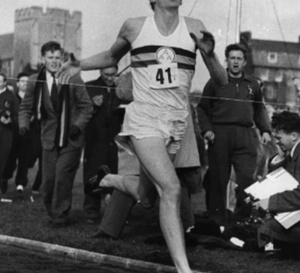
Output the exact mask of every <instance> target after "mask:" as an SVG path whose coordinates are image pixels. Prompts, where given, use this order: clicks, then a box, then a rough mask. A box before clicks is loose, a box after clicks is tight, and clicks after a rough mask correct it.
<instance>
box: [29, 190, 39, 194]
mask: <svg viewBox="0 0 300 273" xmlns="http://www.w3.org/2000/svg"><path fill="white" fill-rule="evenodd" d="M31 193H32V194H33V195H39V194H40V191H38V190H31Z"/></svg>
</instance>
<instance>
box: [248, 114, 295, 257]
mask: <svg viewBox="0 0 300 273" xmlns="http://www.w3.org/2000/svg"><path fill="white" fill-rule="evenodd" d="M272 128H273V135H274V137H275V140H276V144H277V145H278V146H279V148H280V149H281V150H282V151H283V152H284V153H285V157H284V159H283V160H282V161H281V162H280V160H279V162H280V163H279V164H278V163H276V162H278V160H276V158H274V159H273V160H272V161H271V162H270V170H272V169H274V166H276V167H279V166H282V167H284V168H285V169H286V170H287V171H288V172H289V173H290V174H291V175H292V176H293V177H294V178H295V179H296V180H297V181H298V182H300V144H299V143H300V117H299V115H298V114H296V113H290V112H282V113H280V114H275V115H274V116H273V118H272ZM254 206H255V207H256V208H262V209H263V210H265V211H269V212H270V213H271V214H276V213H281V212H291V211H296V210H299V209H300V184H299V185H298V187H297V188H295V189H294V190H291V191H284V192H282V193H277V194H274V195H271V196H270V198H267V199H262V200H259V201H257V202H255V203H254ZM258 241H259V242H258V243H259V245H260V246H261V247H262V246H264V245H266V244H267V243H268V242H273V243H274V247H276V248H279V249H281V250H282V251H284V252H285V253H286V251H288V253H295V250H296V249H298V250H300V222H298V223H296V224H295V225H293V226H292V227H290V228H289V229H285V228H284V227H283V226H281V224H280V223H279V222H278V221H277V220H275V219H274V218H271V219H269V220H268V221H266V222H265V223H264V224H263V225H262V226H261V227H260V228H259V230H258Z"/></svg>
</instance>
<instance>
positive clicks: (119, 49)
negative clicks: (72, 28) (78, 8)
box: [57, 18, 143, 83]
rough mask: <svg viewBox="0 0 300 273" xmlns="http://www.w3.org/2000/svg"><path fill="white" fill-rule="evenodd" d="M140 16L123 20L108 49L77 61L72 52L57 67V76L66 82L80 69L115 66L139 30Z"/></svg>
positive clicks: (128, 48)
mask: <svg viewBox="0 0 300 273" xmlns="http://www.w3.org/2000/svg"><path fill="white" fill-rule="evenodd" d="M142 22H143V20H142V18H135V19H128V20H126V21H125V23H124V24H123V26H122V27H121V30H120V32H119V34H118V36H117V39H116V41H115V42H114V43H113V45H112V46H111V48H110V49H109V50H106V51H103V52H100V53H98V54H96V55H94V56H91V57H89V58H86V59H83V60H81V61H78V60H77V59H76V58H75V56H74V55H73V54H71V56H70V59H69V60H68V61H67V62H66V63H64V64H63V65H62V66H61V68H60V69H59V71H58V73H57V76H58V77H59V78H60V81H61V82H62V83H67V82H68V81H69V79H70V78H71V77H72V76H74V75H75V74H78V73H80V71H81V70H97V69H102V68H106V67H111V66H115V65H116V64H118V62H119V61H120V59H121V58H122V57H123V56H124V55H125V54H126V53H127V52H128V51H129V50H130V47H131V42H132V41H133V40H134V39H135V38H136V37H137V35H138V34H139V31H140V28H141V27H140V25H141V23H142Z"/></svg>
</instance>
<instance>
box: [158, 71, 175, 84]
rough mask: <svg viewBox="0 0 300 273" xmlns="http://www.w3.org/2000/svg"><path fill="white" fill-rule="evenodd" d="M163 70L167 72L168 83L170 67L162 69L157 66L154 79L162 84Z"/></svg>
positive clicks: (170, 78) (163, 80)
mask: <svg viewBox="0 0 300 273" xmlns="http://www.w3.org/2000/svg"><path fill="white" fill-rule="evenodd" d="M164 72H165V73H166V74H167V77H168V81H169V83H172V77H171V68H170V67H169V68H167V69H166V70H163V69H162V68H159V69H158V70H157V73H156V81H158V82H160V84H164V82H165V76H164V74H165V73H164Z"/></svg>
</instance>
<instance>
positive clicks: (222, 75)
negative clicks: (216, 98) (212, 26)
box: [186, 18, 228, 86]
mask: <svg viewBox="0 0 300 273" xmlns="http://www.w3.org/2000/svg"><path fill="white" fill-rule="evenodd" d="M186 22H187V26H188V30H189V32H190V35H191V37H192V39H193V40H194V41H195V43H196V45H197V48H198V49H199V51H200V53H201V56H202V59H203V61H204V63H205V65H206V67H207V69H208V71H209V74H210V77H211V79H212V80H213V81H214V82H216V83H217V84H218V85H221V86H223V85H225V84H227V83H228V78H227V72H226V70H225V68H224V67H223V66H222V65H221V63H220V61H219V59H218V56H217V55H216V53H215V52H214V47H215V41H214V37H213V35H212V34H211V33H209V32H208V31H207V30H206V28H205V26H204V24H203V23H202V22H201V21H200V20H197V19H193V18H187V19H186Z"/></svg>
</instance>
